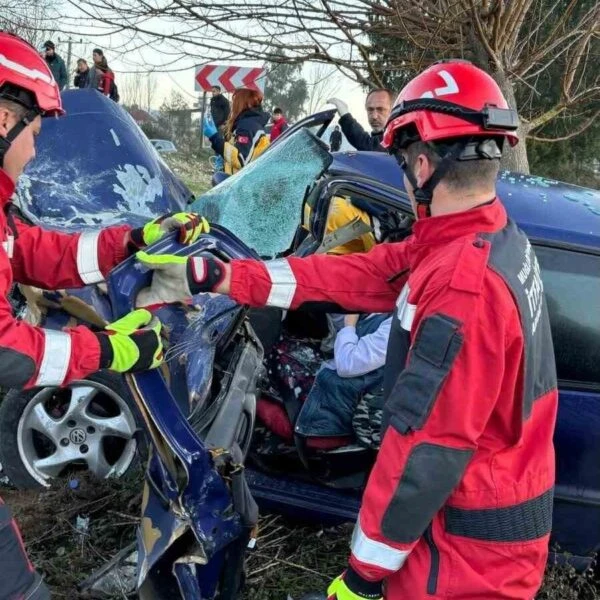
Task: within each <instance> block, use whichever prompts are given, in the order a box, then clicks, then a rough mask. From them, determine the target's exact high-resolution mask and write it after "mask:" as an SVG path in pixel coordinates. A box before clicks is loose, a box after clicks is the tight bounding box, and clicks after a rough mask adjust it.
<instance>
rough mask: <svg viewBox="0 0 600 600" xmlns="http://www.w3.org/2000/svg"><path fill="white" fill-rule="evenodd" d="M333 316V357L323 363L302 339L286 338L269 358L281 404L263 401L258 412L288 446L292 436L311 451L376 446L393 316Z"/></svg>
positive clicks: (321, 355)
mask: <svg viewBox="0 0 600 600" xmlns="http://www.w3.org/2000/svg"><path fill="white" fill-rule="evenodd" d="M332 317H333V318H331V319H330V324H331V325H332V326H333V327H334V328H335V329H336V334H335V341H334V345H333V358H331V359H328V360H327V359H326V360H324V359H325V356H324V355H323V354H322V353H321V352H319V350H318V349H317V348H316V347H312V346H311V345H307V343H306V341H302V342H300V341H297V340H290V339H287V338H285V337H284V338H283V339H282V340H281V341H280V342H279V343H278V344H277V345H276V346H275V348H274V349H273V352H272V353H271V355H270V357H269V359H267V364H268V366H269V373H270V376H269V379H270V383H271V386H273V387H274V388H275V389H276V394H275V395H276V396H277V397H279V398H281V399H283V403H281V402H273V401H272V399H269V398H265V397H263V398H262V399H261V400H259V403H258V407H257V414H258V416H259V419H260V420H261V421H262V422H263V423H264V424H265V425H266V427H267V429H269V430H271V431H272V432H273V433H275V434H277V435H278V436H279V437H281V438H283V439H284V440H285V441H286V442H288V443H289V442H291V441H292V437H293V432H294V433H296V434H297V435H300V436H302V437H303V438H306V442H307V446H308V447H309V448H313V449H331V448H336V447H340V446H344V445H347V444H348V443H352V442H354V443H358V444H360V445H363V446H366V447H370V448H372V447H376V446H377V445H378V443H379V429H380V424H381V408H382V406H381V405H382V401H381V397H382V388H383V365H384V364H385V357H386V350H387V342H388V338H389V333H390V326H391V315H390V314H368V315H335V316H332ZM308 354H310V357H309V356H308ZM309 358H310V360H309ZM323 360H324V362H323ZM311 371H312V372H311ZM282 404H283V406H282ZM290 405H295V406H292V408H291V409H290ZM284 406H285V410H284Z"/></svg>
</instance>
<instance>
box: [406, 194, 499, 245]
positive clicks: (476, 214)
mask: <svg viewBox="0 0 600 600" xmlns="http://www.w3.org/2000/svg"><path fill="white" fill-rule="evenodd" d="M506 222H507V216H506V210H505V208H504V206H503V205H502V203H501V202H500V200H499V199H498V198H495V199H494V201H493V202H490V203H488V204H482V205H481V206H478V207H476V208H472V209H470V210H465V211H462V212H456V213H452V214H449V215H440V216H438V217H427V218H426V219H421V220H419V221H417V222H416V223H415V224H414V225H413V234H414V242H415V243H417V244H444V243H447V242H450V241H452V240H455V239H457V238H459V237H462V236H464V235H468V234H470V233H473V234H475V233H491V232H493V231H498V230H500V229H502V228H503V227H504V226H505V225H506Z"/></svg>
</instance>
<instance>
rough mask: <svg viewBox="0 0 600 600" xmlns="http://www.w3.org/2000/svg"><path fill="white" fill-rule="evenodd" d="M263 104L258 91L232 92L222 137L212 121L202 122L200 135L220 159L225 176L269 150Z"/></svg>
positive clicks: (267, 117) (267, 116)
mask: <svg viewBox="0 0 600 600" xmlns="http://www.w3.org/2000/svg"><path fill="white" fill-rule="evenodd" d="M262 101H263V95H262V93H261V92H259V91H257V90H249V89H246V88H240V89H237V90H235V92H233V98H232V104H231V112H230V113H229V117H228V118H227V122H226V123H225V131H224V135H222V134H221V132H220V131H219V130H218V128H217V126H216V124H215V123H214V121H213V120H212V119H210V118H206V119H205V120H204V124H203V133H204V135H205V136H206V137H207V138H208V139H209V141H210V144H211V146H212V149H213V150H214V151H215V153H216V154H217V155H218V156H221V157H222V158H223V161H224V171H225V173H226V174H227V175H233V174H234V173H237V172H238V171H239V170H240V169H241V168H242V167H244V166H245V165H246V164H248V163H249V162H250V161H251V160H254V159H256V158H258V157H259V156H260V155H261V154H262V153H263V152H264V151H265V150H266V149H267V148H268V147H269V137H268V135H267V134H266V132H265V125H266V124H267V121H268V120H269V115H268V114H267V113H266V112H264V111H263V110H262Z"/></svg>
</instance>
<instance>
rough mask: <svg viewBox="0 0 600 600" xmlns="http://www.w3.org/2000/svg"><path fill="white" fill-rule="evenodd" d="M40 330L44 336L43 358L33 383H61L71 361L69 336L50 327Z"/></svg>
mask: <svg viewBox="0 0 600 600" xmlns="http://www.w3.org/2000/svg"><path fill="white" fill-rule="evenodd" d="M42 331H43V332H44V335H45V336H46V339H45V344H44V358H42V364H41V366H40V372H39V374H38V377H37V379H36V382H35V385H61V384H62V382H63V381H64V380H65V376H66V374H67V368H68V367H69V362H70V361H71V336H70V335H69V334H68V333H63V332H62V331H52V330H51V329H42Z"/></svg>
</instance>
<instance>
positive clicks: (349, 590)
mask: <svg viewBox="0 0 600 600" xmlns="http://www.w3.org/2000/svg"><path fill="white" fill-rule="evenodd" d="M327 600H383V590H382V584H381V581H367V580H366V579H363V578H362V577H361V576H360V575H359V574H358V573H357V572H356V571H354V570H353V569H351V568H350V567H348V569H347V570H346V571H344V572H343V573H342V574H341V575H340V576H339V577H337V578H336V579H334V580H333V582H332V583H331V584H330V586H329V587H328V588H327Z"/></svg>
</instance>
